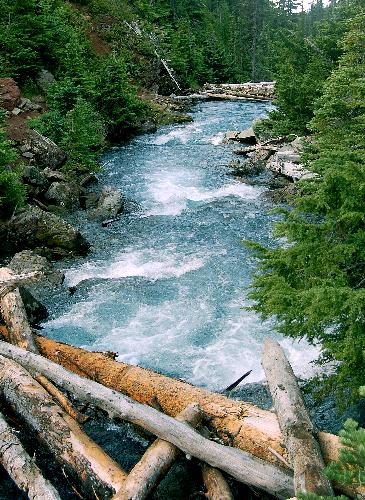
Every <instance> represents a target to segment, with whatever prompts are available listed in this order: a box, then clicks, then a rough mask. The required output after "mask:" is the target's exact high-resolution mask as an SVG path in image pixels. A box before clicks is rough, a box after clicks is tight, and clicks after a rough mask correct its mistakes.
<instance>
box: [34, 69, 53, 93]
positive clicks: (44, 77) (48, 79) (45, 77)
mask: <svg viewBox="0 0 365 500" xmlns="http://www.w3.org/2000/svg"><path fill="white" fill-rule="evenodd" d="M55 81H56V79H55V77H54V76H53V75H52V73H51V72H50V71H47V70H46V69H42V70H41V71H40V72H39V73H38V75H37V78H36V82H37V85H38V86H39V87H40V88H41V89H42V90H43V92H45V93H47V92H48V90H49V88H50V87H51V85H53V84H54V82H55Z"/></svg>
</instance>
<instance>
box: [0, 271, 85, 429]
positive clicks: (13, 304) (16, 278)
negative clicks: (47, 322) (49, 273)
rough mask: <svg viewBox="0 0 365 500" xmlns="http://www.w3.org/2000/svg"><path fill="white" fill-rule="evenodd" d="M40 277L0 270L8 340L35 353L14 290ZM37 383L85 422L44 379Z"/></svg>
mask: <svg viewBox="0 0 365 500" xmlns="http://www.w3.org/2000/svg"><path fill="white" fill-rule="evenodd" d="M41 276H42V274H41V273H39V272H34V273H30V274H25V275H15V274H14V273H13V271H11V269H8V268H4V267H3V268H0V280H2V282H3V283H5V286H8V285H9V284H11V287H8V288H4V289H3V295H2V296H0V310H1V315H2V317H3V320H4V322H5V323H6V325H7V327H8V330H9V336H10V339H9V340H10V342H11V343H12V344H14V345H17V346H19V347H23V348H24V349H27V351H31V352H35V353H39V351H38V346H37V344H36V342H35V340H34V336H33V330H32V328H31V327H30V325H29V322H28V317H27V313H26V310H25V307H24V304H23V300H22V298H21V295H20V292H19V289H18V288H16V286H18V284H19V283H20V282H23V283H24V282H25V281H26V282H29V281H31V282H32V281H34V280H36V279H39V278H40V277H41ZM38 382H39V383H40V384H41V385H43V387H44V388H45V389H46V390H47V391H48V392H49V393H50V394H51V395H52V396H53V397H54V398H55V399H56V400H57V401H58V403H59V404H60V405H61V406H62V408H63V409H64V410H65V411H67V413H68V414H69V415H71V417H73V418H75V419H76V420H77V421H78V422H79V423H83V422H85V421H86V420H87V417H85V416H84V415H82V414H81V413H79V412H78V411H77V410H75V409H74V408H73V407H72V405H71V403H70V402H69V401H68V399H67V398H66V396H64V395H63V394H62V393H61V391H59V390H58V389H57V388H56V387H55V386H54V385H53V384H51V382H49V381H48V380H47V379H46V378H45V377H42V376H41V377H40V378H39V379H38Z"/></svg>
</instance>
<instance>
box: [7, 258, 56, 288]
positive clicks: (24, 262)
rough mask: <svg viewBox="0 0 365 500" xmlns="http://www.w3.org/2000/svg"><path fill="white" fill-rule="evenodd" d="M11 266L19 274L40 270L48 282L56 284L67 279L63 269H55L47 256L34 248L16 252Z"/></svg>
mask: <svg viewBox="0 0 365 500" xmlns="http://www.w3.org/2000/svg"><path fill="white" fill-rule="evenodd" d="M9 267H10V269H11V270H12V271H14V272H15V273H17V274H26V273H32V272H36V271H40V272H41V273H42V274H43V276H44V278H45V279H46V280H47V282H49V283H52V284H54V285H61V284H62V283H63V281H64V279H65V275H64V274H63V273H62V272H61V271H59V270H58V269H55V268H54V267H53V266H52V264H51V263H50V262H49V261H48V260H47V259H46V258H45V257H42V256H41V255H38V254H36V253H35V252H33V251H32V250H23V251H22V252H19V253H16V254H15V255H14V257H13V258H12V259H11V261H10V263H9Z"/></svg>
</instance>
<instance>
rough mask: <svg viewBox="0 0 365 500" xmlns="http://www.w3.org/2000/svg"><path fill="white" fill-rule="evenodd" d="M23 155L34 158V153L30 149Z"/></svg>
mask: <svg viewBox="0 0 365 500" xmlns="http://www.w3.org/2000/svg"><path fill="white" fill-rule="evenodd" d="M22 156H23V157H24V158H28V159H29V160H31V159H32V158H34V154H33V153H31V152H30V151H26V152H25V153H23V154H22Z"/></svg>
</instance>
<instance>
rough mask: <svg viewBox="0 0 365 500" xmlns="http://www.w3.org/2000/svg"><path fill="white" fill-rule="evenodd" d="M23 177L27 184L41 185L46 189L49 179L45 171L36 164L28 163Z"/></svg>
mask: <svg viewBox="0 0 365 500" xmlns="http://www.w3.org/2000/svg"><path fill="white" fill-rule="evenodd" d="M22 179H23V182H24V183H25V184H30V185H32V186H39V187H41V188H44V189H46V188H47V186H48V184H49V181H48V179H47V177H46V176H45V175H44V173H43V172H41V171H40V170H39V168H38V167H36V166H35V165H26V166H25V167H24V170H23V174H22Z"/></svg>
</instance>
